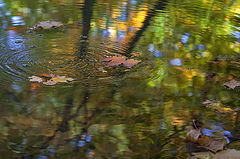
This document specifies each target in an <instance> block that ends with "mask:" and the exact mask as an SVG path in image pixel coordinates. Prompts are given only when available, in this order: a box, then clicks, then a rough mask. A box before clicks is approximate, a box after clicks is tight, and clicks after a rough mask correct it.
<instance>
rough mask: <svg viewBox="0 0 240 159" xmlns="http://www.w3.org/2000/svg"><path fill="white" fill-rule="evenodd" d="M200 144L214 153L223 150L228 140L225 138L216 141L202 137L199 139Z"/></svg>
mask: <svg viewBox="0 0 240 159" xmlns="http://www.w3.org/2000/svg"><path fill="white" fill-rule="evenodd" d="M198 143H199V145H201V146H203V147H204V148H206V149H208V150H210V151H212V152H217V151H219V150H223V147H224V145H225V143H226V140H225V139H224V138H221V139H214V138H211V137H209V136H206V135H201V137H200V138H199V139H198Z"/></svg>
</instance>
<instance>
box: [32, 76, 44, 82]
mask: <svg viewBox="0 0 240 159" xmlns="http://www.w3.org/2000/svg"><path fill="white" fill-rule="evenodd" d="M28 78H29V81H31V82H39V83H41V82H43V79H42V78H41V77H38V76H31V77H28Z"/></svg>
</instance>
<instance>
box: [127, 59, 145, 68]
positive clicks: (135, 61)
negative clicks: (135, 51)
mask: <svg viewBox="0 0 240 159" xmlns="http://www.w3.org/2000/svg"><path fill="white" fill-rule="evenodd" d="M139 62H141V61H139V60H134V59H128V60H126V61H124V62H123V65H124V66H126V67H128V68H132V67H133V66H134V65H136V64H138V63H139Z"/></svg>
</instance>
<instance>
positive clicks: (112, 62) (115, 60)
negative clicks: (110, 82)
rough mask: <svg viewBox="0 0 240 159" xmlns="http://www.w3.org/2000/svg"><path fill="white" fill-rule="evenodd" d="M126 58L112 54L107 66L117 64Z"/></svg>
mask: <svg viewBox="0 0 240 159" xmlns="http://www.w3.org/2000/svg"><path fill="white" fill-rule="evenodd" d="M125 60H126V58H125V57H124V56H113V57H112V59H111V60H110V62H109V63H108V64H107V66H118V65H120V64H122V63H123V62H124V61H125Z"/></svg>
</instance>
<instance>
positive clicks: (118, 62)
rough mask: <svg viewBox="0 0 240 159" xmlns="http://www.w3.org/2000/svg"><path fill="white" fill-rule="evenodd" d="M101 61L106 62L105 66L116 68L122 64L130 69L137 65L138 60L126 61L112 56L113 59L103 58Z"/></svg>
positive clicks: (120, 57)
mask: <svg viewBox="0 0 240 159" xmlns="http://www.w3.org/2000/svg"><path fill="white" fill-rule="evenodd" d="M101 61H107V62H108V64H107V66H108V67H110V66H118V65H121V64H123V65H124V66H126V67H128V68H132V67H133V66H134V65H136V64H138V63H139V62H141V61H139V60H135V59H127V60H126V57H125V56H113V57H108V58H104V59H102V60H101Z"/></svg>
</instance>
